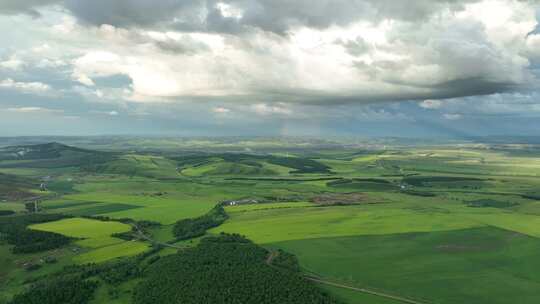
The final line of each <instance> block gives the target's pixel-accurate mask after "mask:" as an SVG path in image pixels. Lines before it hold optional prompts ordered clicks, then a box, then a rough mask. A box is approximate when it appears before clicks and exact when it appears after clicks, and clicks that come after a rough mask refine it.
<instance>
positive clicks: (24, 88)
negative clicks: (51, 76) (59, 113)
mask: <svg viewBox="0 0 540 304" xmlns="http://www.w3.org/2000/svg"><path fill="white" fill-rule="evenodd" d="M1 88H6V89H14V90H18V91H21V92H25V93H45V92H48V91H50V90H51V87H50V86H49V85H48V84H45V83H42V82H16V81H14V80H13V79H11V78H8V79H5V80H2V81H0V89H1Z"/></svg>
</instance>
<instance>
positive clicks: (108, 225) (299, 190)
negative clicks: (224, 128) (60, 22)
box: [0, 139, 540, 304]
mask: <svg viewBox="0 0 540 304" xmlns="http://www.w3.org/2000/svg"><path fill="white" fill-rule="evenodd" d="M157 142H161V141H156V140H142V139H137V140H133V141H132V142H131V143H130V144H129V145H128V146H129V147H134V146H137V145H140V151H143V152H134V151H135V150H137V149H130V151H129V152H118V151H120V150H118V149H116V152H114V153H111V152H106V153H104V152H92V151H91V150H86V149H78V148H72V147H67V146H64V145H58V144H57V145H49V146H46V147H42V148H39V149H37V150H36V151H41V149H44V150H43V151H45V152H44V153H45V154H39V153H37V152H36V153H34V154H29V155H27V156H26V157H24V158H21V159H15V158H13V154H12V153H11V152H9V153H5V154H2V153H0V155H4V157H5V158H6V159H4V160H0V174H3V177H5V178H4V180H9V181H10V182H11V183H12V184H13V185H16V186H17V187H16V188H17V193H20V194H24V195H19V196H17V195H16V196H9V197H8V196H7V190H4V193H3V194H4V199H3V200H5V201H4V202H0V210H13V211H16V212H17V213H18V214H22V213H24V212H26V209H25V206H24V203H25V200H24V197H25V196H28V195H31V196H39V197H40V198H41V200H42V201H41V203H40V209H41V210H40V211H39V212H45V213H62V214H66V215H71V216H73V218H68V219H63V220H60V221H56V222H49V223H40V224H35V225H31V226H30V228H31V229H39V230H44V231H51V232H56V233H61V234H64V235H67V236H70V237H73V238H74V241H73V243H72V245H69V246H67V247H65V248H60V249H57V251H48V252H43V253H38V254H32V255H15V254H13V253H11V252H10V247H9V246H8V245H7V244H3V243H0V267H2V270H0V285H2V287H0V293H2V295H3V296H4V295H5V296H4V298H5V299H9V298H10V297H11V296H12V295H13V294H15V293H18V292H20V291H21V290H23V289H24V286H28V284H25V280H27V279H29V278H34V277H38V276H44V275H48V274H51V273H54V272H56V271H59V270H60V269H61V268H62V267H64V266H67V265H74V264H75V265H82V264H85V263H98V264H102V263H104V262H111V261H121V260H123V259H125V258H126V257H129V256H135V255H138V254H140V253H143V252H148V249H149V248H150V246H151V242H150V241H148V239H146V240H145V241H126V240H123V239H120V238H116V237H113V234H116V233H124V232H128V231H130V230H131V226H129V225H126V224H122V223H119V222H116V221H114V220H117V219H131V220H136V221H152V222H156V223H158V224H161V225H155V226H151V227H149V228H147V229H145V231H144V233H145V235H146V236H147V237H148V238H149V239H151V240H153V241H154V242H158V243H162V244H163V243H169V245H170V244H172V246H177V247H190V246H193V245H195V244H197V243H198V239H194V240H184V241H181V242H178V241H176V240H175V236H174V234H173V231H172V228H173V226H174V224H175V223H176V222H177V221H179V220H183V219H188V218H196V217H200V216H201V215H203V214H205V213H207V212H208V211H209V210H211V209H212V208H213V207H214V206H215V205H216V204H218V203H220V202H222V201H225V200H242V199H247V201H250V200H253V201H257V203H256V204H240V205H236V206H227V207H226V208H225V210H226V212H227V213H228V214H229V219H228V220H227V221H226V222H225V223H224V224H222V225H221V226H219V227H216V228H214V229H211V230H210V231H208V234H218V233H220V232H228V233H240V234H243V235H245V236H247V237H248V238H249V239H251V240H252V241H254V242H256V243H257V244H260V245H263V246H265V247H268V248H270V249H276V248H279V249H283V250H286V251H288V252H292V253H294V254H295V255H296V256H297V257H298V259H299V261H300V265H301V266H302V270H303V271H304V273H307V274H310V275H316V276H319V277H321V278H323V279H326V280H331V281H333V282H338V283H342V284H346V285H349V286H355V287H361V288H369V289H371V290H375V291H382V292H385V293H388V294H395V295H399V296H402V297H406V298H411V299H418V300H421V301H422V302H424V303H427V304H431V303H442V304H445V303H475V304H484V303H486V304H487V303H489V304H492V303H494V304H496V303H509V302H515V303H523V304H529V303H531V304H532V303H537V302H538V300H540V292H539V290H540V275H539V273H540V264H539V262H538V261H537V260H538V259H536V257H535V254H536V253H537V252H539V251H540V241H539V240H540V190H539V189H540V176H539V174H540V150H539V149H537V148H531V147H527V148H522V147H519V146H506V145H478V144H461V145H457V144H455V145H451V146H445V145H437V146H423V147H421V146H418V147H416V146H415V147H410V146H409V147H390V148H386V149H382V148H381V149H377V148H373V149H362V148H358V147H356V148H350V146H349V147H347V148H344V147H341V148H339V149H338V148H335V147H334V146H332V145H334V144H329V143H324V145H325V148H320V149H314V148H313V145H314V144H313V143H310V144H305V145H301V144H299V143H297V142H294V145H293V146H292V147H291V146H284V145H283V144H281V145H280V144H279V143H277V142H275V141H259V140H253V141H244V140H240V141H236V140H231V141H230V142H223V143H221V144H218V145H215V146H212V148H216V149H217V150H215V152H214V150H211V149H209V148H208V145H209V144H212V145H214V144H215V141H213V140H191V141H182V142H176V141H165V142H161V144H162V145H161V146H160V147H159V148H156V147H154V146H151V143H153V144H155V143H157ZM233 142H234V144H233ZM239 142H242V143H243V144H245V145H247V147H249V148H250V149H259V150H257V151H256V153H246V152H245V149H244V147H241V148H240V147H239V146H238V143H239ZM288 144H291V143H288ZM115 147H116V146H115ZM182 147H183V148H186V147H189V149H188V150H182V151H180V150H178V149H181V148H182ZM204 147H206V148H204ZM233 147H235V148H234V149H233ZM328 147H333V148H328ZM10 149H12V150H13V149H15V150H14V151H16V150H17V149H20V148H10ZM24 149H32V148H28V147H27V146H25V148H24ZM262 149H264V150H262ZM0 150H1V149H0ZM12 150H9V149H8V151H12ZM198 150H201V151H198ZM195 151H198V152H195ZM229 151H240V152H241V153H228V152H229ZM45 177H46V178H45ZM41 182H45V183H46V184H47V186H48V187H47V191H39V189H38V186H39V184H40V183H41ZM321 201H322V203H321ZM314 202H317V203H314ZM80 216H101V217H109V218H111V219H113V221H106V222H105V221H98V220H93V219H87V218H80ZM73 248H79V250H78V251H77V252H74V251H73V250H72V249H73ZM176 252H177V248H175V247H167V248H165V249H162V250H161V251H159V252H157V253H155V255H156V256H167V255H170V254H176ZM49 255H55V256H57V257H58V262H57V263H55V264H47V263H42V262H39V261H40V260H41V259H42V258H44V257H47V256H49ZM28 262H31V263H37V264H40V265H41V266H42V267H41V268H39V269H38V270H35V271H33V272H30V271H27V270H25V268H24V266H23V265H24V264H25V263H28ZM137 280H138V279H133V280H131V281H128V282H124V283H121V284H119V285H118V286H112V285H109V284H108V283H103V285H102V286H100V287H99V289H98V291H97V292H96V297H95V299H94V300H93V303H96V304H97V303H130V302H131V298H130V295H131V293H132V291H133V288H134V286H135V283H136V282H137ZM322 288H325V289H327V290H328V291H329V292H330V293H332V294H334V295H335V296H337V297H338V298H340V299H342V300H343V301H344V302H346V303H351V304H355V303H366V304H394V303H396V302H395V301H394V300H389V299H385V298H381V297H377V296H374V295H368V294H364V293H359V292H357V291H352V290H347V289H342V288H337V287H331V286H327V285H324V286H322ZM111 290H113V291H114V292H113V294H116V292H118V293H119V296H118V297H112V296H110V294H109V292H110V291H111ZM509 299H510V300H509ZM0 303H2V298H1V297H0Z"/></svg>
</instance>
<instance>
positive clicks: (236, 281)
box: [133, 234, 337, 304]
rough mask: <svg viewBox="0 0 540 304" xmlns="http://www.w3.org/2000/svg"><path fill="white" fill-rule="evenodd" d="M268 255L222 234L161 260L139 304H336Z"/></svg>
mask: <svg viewBox="0 0 540 304" xmlns="http://www.w3.org/2000/svg"><path fill="white" fill-rule="evenodd" d="M268 255H269V252H268V251H267V250H266V249H264V248H262V247H259V246H257V245H255V244H254V243H252V242H251V241H249V240H247V239H245V238H244V237H242V236H239V235H228V234H221V235H220V236H216V237H208V238H204V239H202V240H201V243H200V244H199V245H198V246H197V247H195V248H189V249H186V250H183V251H181V252H179V253H178V254H174V255H170V256H166V257H163V258H161V259H159V260H158V261H157V262H155V263H154V264H152V265H151V266H150V267H149V268H148V269H147V270H146V272H145V274H144V278H145V279H144V281H142V282H141V283H139V285H138V286H137V288H136V289H135V293H134V296H133V303H134V304H154V303H169V304H174V303H182V304H200V303H213V304H224V303H227V304H245V303H257V304H275V303H280V304H292V303H298V304H304V303H313V304H326V303H328V304H331V303H337V302H336V300H334V299H333V298H331V297H330V296H329V295H328V294H327V293H325V292H324V291H322V290H320V289H319V288H318V287H317V286H316V285H315V284H314V283H312V282H310V281H308V280H306V279H305V278H303V277H302V276H301V274H299V273H298V272H297V271H296V270H297V266H296V265H295V263H296V260H295V259H294V258H292V257H291V256H290V255H286V254H284V255H283V257H282V258H280V259H279V264H283V266H285V267H277V266H274V265H270V263H268V262H267V257H268Z"/></svg>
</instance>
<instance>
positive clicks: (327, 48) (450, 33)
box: [0, 0, 540, 138]
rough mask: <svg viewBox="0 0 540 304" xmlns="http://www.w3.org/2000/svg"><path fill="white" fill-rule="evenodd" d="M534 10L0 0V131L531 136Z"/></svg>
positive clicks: (354, 3)
mask: <svg viewBox="0 0 540 304" xmlns="http://www.w3.org/2000/svg"><path fill="white" fill-rule="evenodd" d="M539 21H540V1H538V0H513V1H512V0H414V1H412V0H411V1H395V0H222V1H217V0H160V1H147V0H115V1H110V0H92V1H86V0H24V1H21V0H2V1H0V33H2V43H1V44H0V136H21V135H106V134H116V135H119V134H130V135H167V136H170V135H178V136H254V135H257V136H276V135H277V136H340V135H342V136H358V137H376V136H402V137H451V138H462V137H469V136H487V135H510V136H517V135H520V136H530V135H538V134H540V80H539V79H540V26H539Z"/></svg>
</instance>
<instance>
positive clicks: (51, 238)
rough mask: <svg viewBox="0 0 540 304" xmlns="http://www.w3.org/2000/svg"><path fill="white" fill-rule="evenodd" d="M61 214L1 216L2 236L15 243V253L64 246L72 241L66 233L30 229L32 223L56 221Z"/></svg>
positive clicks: (61, 216) (62, 216) (0, 228)
mask: <svg viewBox="0 0 540 304" xmlns="http://www.w3.org/2000/svg"><path fill="white" fill-rule="evenodd" d="M64 217H65V216H64V215H60V214H26V215H19V216H11V217H3V218H0V237H1V238H2V239H4V240H6V241H7V242H8V244H11V245H15V246H14V247H13V249H12V251H13V252H14V253H32V252H39V251H44V250H49V249H54V248H58V247H62V246H64V245H66V244H68V243H69V242H70V241H71V238H68V237H66V236H64V235H61V234H58V233H53V232H46V231H37V230H31V229H28V228H27V226H28V225H30V224H36V223H43V222H50V221H56V220H59V219H62V218H64Z"/></svg>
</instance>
